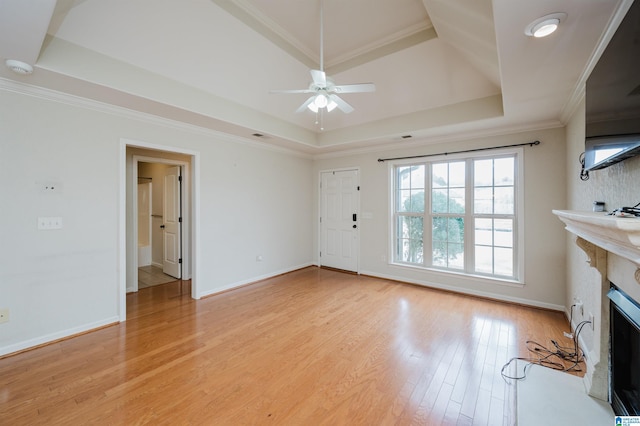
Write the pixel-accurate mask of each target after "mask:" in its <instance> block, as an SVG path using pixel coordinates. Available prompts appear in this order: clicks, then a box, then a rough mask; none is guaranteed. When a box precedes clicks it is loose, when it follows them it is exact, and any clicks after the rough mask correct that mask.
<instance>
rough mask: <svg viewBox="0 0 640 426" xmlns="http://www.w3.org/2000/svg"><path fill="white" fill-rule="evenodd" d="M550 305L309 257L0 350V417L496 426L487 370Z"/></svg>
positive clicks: (147, 300)
mask: <svg viewBox="0 0 640 426" xmlns="http://www.w3.org/2000/svg"><path fill="white" fill-rule="evenodd" d="M566 327H568V326H567V322H566V319H565V318H564V316H563V315H562V314H561V313H558V312H551V311H545V310H539V309H533V308H526V307H522V306H517V305H508V304H505V303H500V302H493V301H489V300H484V299H476V298H473V297H468V296H463V295H456V294H453V293H449V292H442V291H436V290H431V289H427V288H423V287H418V286H413V285H407V284H402V283H398V282H392V281H387V280H382V279H376V278H371V277H366V276H358V275H350V274H344V273H340V272H338V271H330V270H325V269H320V268H316V267H310V268H306V269H303V270H300V271H295V272H292V273H289V274H285V275H282V276H279V277H275V278H272V279H268V280H264V281H261V282H259V283H255V284H253V285H250V286H246V287H243V288H239V289H236V290H234V291H229V292H226V293H221V294H218V295H216V296H213V297H209V298H205V299H202V300H199V301H195V300H193V299H191V298H190V289H189V283H188V282H186V283H184V282H183V283H181V282H173V283H169V284H165V285H160V286H154V287H149V288H146V289H144V290H141V291H140V292H138V293H132V294H128V295H127V321H126V322H124V323H121V324H118V325H114V326H112V327H107V328H104V329H101V330H97V331H95V332H92V333H87V334H85V335H81V336H77V337H75V338H72V339H68V340H65V341H61V342H56V343H54V344H51V345H48V346H44V347H41V348H37V349H34V350H31V351H27V352H24V353H21V354H18V355H15V356H9V357H5V358H3V359H0V424H10V425H44V424H46V425H58V424H60V425H76V424H115V425H119V424H122V425H131V424H140V425H143V424H154V425H156V424H216V425H226V424H228V425H237V424H278V425H299V424H318V425H322V424H327V425H340V424H349V425H360V424H362V425H365V424H385V425H386V424H398V425H403V424H412V423H413V424H426V425H438V424H443V425H451V424H506V425H509V424H511V423H512V422H513V419H514V418H515V417H514V415H513V412H512V411H513V408H512V407H514V406H515V405H514V399H513V392H512V387H510V386H509V385H507V384H506V383H505V382H504V381H503V380H502V377H501V376H500V369H501V368H502V366H503V365H504V363H506V362H507V361H508V360H509V359H510V358H511V357H513V356H515V355H520V356H526V355H527V349H526V345H525V344H524V341H525V340H526V339H534V340H539V341H541V342H547V341H549V340H550V339H556V340H559V341H560V340H561V339H563V337H562V332H563V331H565V328H566Z"/></svg>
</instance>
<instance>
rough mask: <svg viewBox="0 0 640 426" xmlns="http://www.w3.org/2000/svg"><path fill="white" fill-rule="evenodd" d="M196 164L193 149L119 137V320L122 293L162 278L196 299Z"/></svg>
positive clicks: (123, 313) (122, 308) (123, 306)
mask: <svg viewBox="0 0 640 426" xmlns="http://www.w3.org/2000/svg"><path fill="white" fill-rule="evenodd" d="M197 164H198V153H197V152H193V151H188V150H183V149H179V148H171V147H161V146H157V145H151V144H146V143H142V142H134V141H129V140H121V178H122V181H123V184H122V186H121V194H120V198H121V203H122V207H121V209H120V215H121V224H122V225H121V227H120V238H119V241H120V248H121V251H120V256H119V257H120V260H119V263H120V268H121V272H120V291H119V313H120V314H119V316H120V321H125V320H126V316H127V313H126V312H127V293H137V292H138V290H139V289H140V288H145V287H147V286H149V285H151V286H153V285H154V284H160V281H163V280H165V279H166V280H168V281H167V282H173V283H176V282H177V283H179V288H180V293H182V292H183V291H184V292H187V293H190V294H191V297H192V298H194V299H197V298H199V297H198V296H197V294H198V293H197V289H198V286H197V279H196V278H197V277H196V274H195V271H196V267H195V265H196V262H197V258H198V247H197V246H196V238H195V235H196V233H197V229H198V222H197V216H198V209H197V185H196V181H197V176H198V174H197V173H198V170H197ZM154 198H155V199H156V200H155V201H154ZM154 240H155V243H154ZM154 251H155V253H154ZM141 268H142V269H141ZM183 284H184V285H183ZM167 285H173V284H167ZM160 287H164V286H158V288H160Z"/></svg>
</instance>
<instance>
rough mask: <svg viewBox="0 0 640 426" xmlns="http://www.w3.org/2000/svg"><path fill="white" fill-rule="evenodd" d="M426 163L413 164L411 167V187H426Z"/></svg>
mask: <svg viewBox="0 0 640 426" xmlns="http://www.w3.org/2000/svg"><path fill="white" fill-rule="evenodd" d="M425 168H426V167H425V166H424V165H419V166H413V167H412V168H411V188H413V189H424V171H425Z"/></svg>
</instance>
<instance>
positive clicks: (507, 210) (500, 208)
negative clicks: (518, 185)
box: [494, 186, 513, 214]
mask: <svg viewBox="0 0 640 426" xmlns="http://www.w3.org/2000/svg"><path fill="white" fill-rule="evenodd" d="M494 191H495V192H494V194H495V204H494V213H495V214H513V186H507V187H496V188H495V190H494Z"/></svg>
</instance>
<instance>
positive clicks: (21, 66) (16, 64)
mask: <svg viewBox="0 0 640 426" xmlns="http://www.w3.org/2000/svg"><path fill="white" fill-rule="evenodd" d="M4 63H5V65H6V66H7V68H9V69H10V70H11V71H13V72H15V73H16V74H20V75H29V74H31V73H32V72H33V67H32V66H31V65H29V64H27V63H26V62H22V61H18V60H16V59H7V60H6V61H5V62H4Z"/></svg>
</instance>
